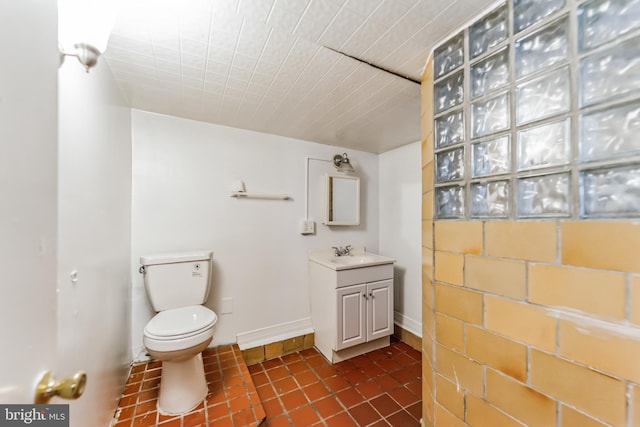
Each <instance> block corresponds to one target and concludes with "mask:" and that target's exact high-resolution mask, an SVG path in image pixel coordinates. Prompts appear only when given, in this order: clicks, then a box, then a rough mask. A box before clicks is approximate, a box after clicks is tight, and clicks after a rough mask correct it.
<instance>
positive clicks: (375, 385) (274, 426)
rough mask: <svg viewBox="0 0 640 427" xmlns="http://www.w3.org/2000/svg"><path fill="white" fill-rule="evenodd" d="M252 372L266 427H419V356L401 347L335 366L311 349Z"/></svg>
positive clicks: (394, 345) (254, 367)
mask: <svg viewBox="0 0 640 427" xmlns="http://www.w3.org/2000/svg"><path fill="white" fill-rule="evenodd" d="M249 371H250V372H251V377H252V378H253V382H254V384H255V385H256V388H257V390H258V394H259V395H260V398H261V400H262V404H263V406H264V409H265V412H266V414H267V419H266V421H265V422H264V423H263V424H261V427H262V426H264V427H279V426H300V427H310V426H329V427H333V426H337V427H348V426H393V427H405V426H407V427H413V426H419V425H420V417H421V414H422V399H421V390H422V389H421V371H422V366H421V357H420V352H418V351H416V350H414V349H413V348H411V347H410V346H408V345H407V344H405V343H402V342H397V341H395V342H392V344H391V346H390V347H387V348H384V349H380V350H376V351H373V352H371V353H368V354H365V355H362V356H358V357H356V358H353V359H349V360H347V361H344V362H340V363H337V364H334V365H331V364H330V363H328V362H327V360H326V359H325V358H324V357H323V356H322V355H321V354H320V353H319V352H318V351H317V350H316V349H307V350H302V351H300V352H297V353H293V354H289V355H287V356H282V357H280V358H277V359H271V360H267V361H265V362H262V363H259V364H256V365H252V366H249Z"/></svg>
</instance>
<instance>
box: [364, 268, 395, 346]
mask: <svg viewBox="0 0 640 427" xmlns="http://www.w3.org/2000/svg"><path fill="white" fill-rule="evenodd" d="M366 292H367V298H368V301H369V306H368V307H367V341H372V340H375V339H378V338H382V337H386V336H387V335H391V334H392V333H393V280H391V279H389V280H383V281H380V282H375V283H370V284H368V285H367V290H366Z"/></svg>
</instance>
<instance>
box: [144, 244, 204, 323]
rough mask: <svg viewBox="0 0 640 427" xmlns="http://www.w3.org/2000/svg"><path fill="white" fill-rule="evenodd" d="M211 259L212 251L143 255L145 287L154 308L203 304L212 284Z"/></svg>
mask: <svg viewBox="0 0 640 427" xmlns="http://www.w3.org/2000/svg"><path fill="white" fill-rule="evenodd" d="M212 260H213V252H212V251H197V252H184V253H173V254H158V255H145V256H141V257H140V264H142V266H143V267H144V287H145V290H146V292H147V298H149V302H151V305H152V307H153V309H154V310H155V311H163V310H168V309H171V308H180V307H186V306H189V305H200V304H204V302H205V301H206V300H207V296H208V295H209V288H210V287H211V262H212ZM141 270H142V269H141Z"/></svg>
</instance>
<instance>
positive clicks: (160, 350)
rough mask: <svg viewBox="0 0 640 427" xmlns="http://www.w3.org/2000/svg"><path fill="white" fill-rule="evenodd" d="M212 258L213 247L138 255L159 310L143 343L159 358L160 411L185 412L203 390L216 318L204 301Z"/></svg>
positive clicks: (152, 298) (205, 384)
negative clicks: (205, 362) (205, 359)
mask: <svg viewBox="0 0 640 427" xmlns="http://www.w3.org/2000/svg"><path fill="white" fill-rule="evenodd" d="M212 259H213V252H211V251H202V252H188V253H176V254H165V255H150V256H142V257H140V264H142V267H141V268H140V271H141V272H142V273H143V274H144V286H145V289H146V291H147V297H148V298H149V302H150V303H151V305H152V306H153V309H154V310H155V311H157V312H158V313H157V314H156V315H155V316H154V317H153V318H152V319H151V320H150V321H149V323H147V325H146V326H145V328H144V338H143V342H144V345H145V347H146V348H147V351H148V352H149V354H150V355H151V356H153V357H154V358H155V359H158V360H161V361H162V376H161V378H160V396H159V397H158V411H159V412H160V413H162V414H172V415H173V414H183V413H185V412H189V411H190V410H191V409H193V408H195V407H196V406H198V405H199V404H200V402H202V400H203V399H204V398H205V397H206V395H207V380H206V378H205V374H204V365H203V363H202V351H203V350H204V349H206V348H207V346H208V345H209V343H210V342H211V339H212V338H213V327H214V325H215V324H216V321H217V320H218V317H217V316H216V313H215V312H213V311H211V310H209V309H208V308H207V307H205V306H203V305H202V304H203V303H204V302H205V301H206V300H207V296H208V295H209V289H210V287H211V262H212Z"/></svg>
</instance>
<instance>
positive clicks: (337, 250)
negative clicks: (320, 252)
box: [331, 245, 351, 256]
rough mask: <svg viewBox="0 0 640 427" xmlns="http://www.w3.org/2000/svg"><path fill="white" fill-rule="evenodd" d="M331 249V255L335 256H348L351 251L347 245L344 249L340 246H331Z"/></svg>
mask: <svg viewBox="0 0 640 427" xmlns="http://www.w3.org/2000/svg"><path fill="white" fill-rule="evenodd" d="M331 248H332V249H333V253H334V255H335V256H343V255H349V252H350V251H351V245H347V246H346V247H344V248H343V247H342V246H340V247H337V246H332V247H331Z"/></svg>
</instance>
